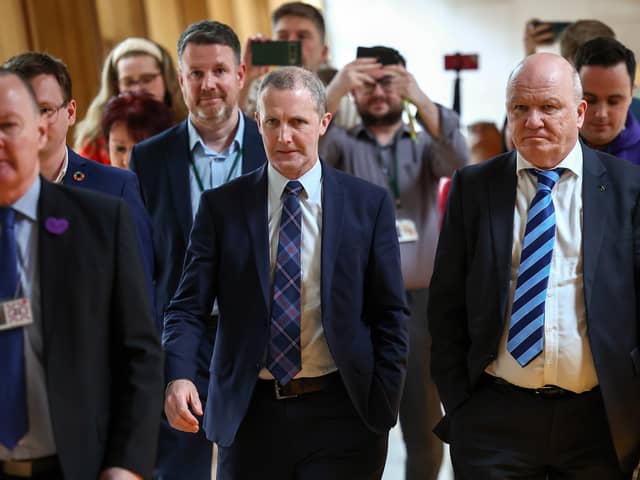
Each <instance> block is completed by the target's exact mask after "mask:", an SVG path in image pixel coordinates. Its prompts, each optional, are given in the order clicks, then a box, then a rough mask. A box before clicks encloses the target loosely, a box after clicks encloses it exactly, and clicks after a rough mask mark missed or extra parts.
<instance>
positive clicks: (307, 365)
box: [259, 161, 337, 379]
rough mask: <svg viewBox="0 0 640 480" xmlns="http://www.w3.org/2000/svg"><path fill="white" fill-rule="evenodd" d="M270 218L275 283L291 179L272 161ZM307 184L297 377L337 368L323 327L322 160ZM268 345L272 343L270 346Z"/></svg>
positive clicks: (303, 201) (268, 375) (302, 197)
mask: <svg viewBox="0 0 640 480" xmlns="http://www.w3.org/2000/svg"><path fill="white" fill-rule="evenodd" d="M267 178H268V183H269V187H268V202H269V203H268V218H269V265H270V272H271V283H272V284H273V271H274V269H275V265H276V256H277V251H278V236H279V233H280V217H281V216H282V193H283V192H284V188H285V186H286V185H287V182H289V179H288V178H286V177H284V176H283V175H282V174H280V173H279V172H278V171H277V170H276V169H275V168H273V166H272V165H271V164H270V163H269V165H268V167H267ZM297 180H298V181H299V182H300V183H301V184H302V187H303V191H302V192H301V193H300V208H301V210H302V237H301V240H300V249H301V251H300V264H301V265H300V266H301V269H302V279H301V286H302V293H301V298H300V307H301V312H302V315H301V318H300V347H301V350H302V370H300V372H298V374H297V375H296V377H295V378H302V377H319V376H321V375H326V374H328V373H331V372H334V371H336V370H337V368H336V365H335V361H334V360H333V357H332V356H331V353H330V352H329V346H328V345H327V340H326V338H325V335H324V328H323V327H322V305H321V295H320V293H321V290H320V272H321V251H322V166H321V164H320V162H319V161H316V163H315V165H314V166H313V167H312V168H311V169H310V170H309V171H308V172H307V173H305V174H304V175H303V176H302V177H300V178H298V179H297ZM267 348H268V346H267ZM259 376H260V378H262V379H272V378H273V375H271V372H269V370H267V369H266V368H263V369H262V370H260V374H259Z"/></svg>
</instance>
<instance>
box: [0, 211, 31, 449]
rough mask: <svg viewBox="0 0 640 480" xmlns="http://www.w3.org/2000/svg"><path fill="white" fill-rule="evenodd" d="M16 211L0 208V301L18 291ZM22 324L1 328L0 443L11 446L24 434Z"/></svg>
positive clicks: (12, 296) (10, 298)
mask: <svg viewBox="0 0 640 480" xmlns="http://www.w3.org/2000/svg"><path fill="white" fill-rule="evenodd" d="M14 221H15V211H14V210H13V209H11V208H7V207H0V225H1V228H2V230H0V301H7V300H13V299H14V298H15V297H16V294H17V293H18V255H17V246H16V235H15V230H14ZM23 333H24V331H23V327H18V328H13V329H10V330H2V331H0V381H2V389H0V443H2V444H3V445H4V446H5V447H7V448H8V449H10V450H11V449H13V448H14V447H15V446H16V444H17V443H18V441H19V440H20V439H21V438H22V437H23V436H24V435H25V434H26V433H27V402H26V398H27V396H26V393H25V371H24V344H23V341H24V340H23Z"/></svg>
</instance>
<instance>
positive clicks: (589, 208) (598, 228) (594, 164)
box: [582, 145, 611, 311]
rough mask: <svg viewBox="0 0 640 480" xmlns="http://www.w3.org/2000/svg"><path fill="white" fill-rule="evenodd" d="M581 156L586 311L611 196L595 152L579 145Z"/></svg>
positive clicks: (591, 291) (605, 172)
mask: <svg viewBox="0 0 640 480" xmlns="http://www.w3.org/2000/svg"><path fill="white" fill-rule="evenodd" d="M582 158H583V165H584V167H583V172H582V175H583V179H582V248H583V250H582V259H583V267H582V268H583V275H584V301H585V306H586V307H587V311H588V308H589V300H590V299H591V294H592V293H593V288H594V287H593V286H594V280H595V279H594V276H595V272H596V266H597V265H598V257H599V254H600V247H601V245H602V236H603V234H604V231H605V228H606V223H607V214H606V212H607V211H609V208H608V207H609V200H610V199H611V195H607V187H608V186H609V182H608V180H609V179H608V176H607V171H606V169H605V168H604V165H602V162H600V160H599V159H598V156H597V154H596V153H595V152H594V151H593V150H591V149H589V148H586V147H584V145H583V146H582Z"/></svg>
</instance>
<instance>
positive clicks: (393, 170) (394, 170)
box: [378, 142, 400, 208]
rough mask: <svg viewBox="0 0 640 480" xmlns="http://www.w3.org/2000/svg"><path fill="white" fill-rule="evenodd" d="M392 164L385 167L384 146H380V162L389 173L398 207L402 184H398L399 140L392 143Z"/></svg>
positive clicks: (390, 186)
mask: <svg viewBox="0 0 640 480" xmlns="http://www.w3.org/2000/svg"><path fill="white" fill-rule="evenodd" d="M391 151H392V154H391V165H389V167H388V168H385V162H384V156H383V155H382V147H378V162H379V163H380V166H381V167H382V169H383V170H384V171H385V173H386V175H387V182H388V183H389V189H390V190H391V193H392V194H393V199H394V201H395V204H396V207H398V208H399V207H400V186H399V184H398V152H397V142H393V145H391Z"/></svg>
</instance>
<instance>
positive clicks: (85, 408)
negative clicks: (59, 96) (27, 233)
mask: <svg viewBox="0 0 640 480" xmlns="http://www.w3.org/2000/svg"><path fill="white" fill-rule="evenodd" d="M49 217H55V218H64V219H66V220H67V221H68V224H69V227H68V229H67V230H66V231H65V232H63V233H61V234H57V235H56V234H52V233H50V232H49V231H47V229H46V228H45V226H44V225H45V222H46V220H47V218H49ZM38 224H39V226H38V239H39V245H38V248H39V250H38V255H39V268H40V276H39V279H40V294H41V299H40V300H41V312H42V329H43V332H42V334H43V345H44V349H43V350H44V355H43V358H42V363H43V366H44V371H45V377H46V383H47V394H48V397H49V408H50V412H51V423H52V426H53V434H54V439H55V442H56V448H57V453H58V456H59V457H60V462H61V465H62V470H63V472H64V477H65V478H67V479H70V480H75V479H77V480H86V479H89V478H97V477H98V474H99V472H100V471H101V470H102V469H104V468H107V467H110V466H119V467H124V468H127V469H129V470H132V471H134V472H137V473H138V474H140V475H143V476H144V477H145V478H148V477H150V475H151V471H152V468H153V463H154V460H155V450H156V441H155V438H156V437H157V434H158V417H159V415H160V412H161V407H162V398H163V382H162V380H163V378H162V352H161V349H160V345H159V341H158V338H157V337H158V336H157V333H156V331H155V329H154V325H153V321H152V318H151V310H150V303H149V299H148V296H147V295H146V294H145V293H146V287H145V281H144V274H143V271H142V264H141V262H140V259H139V255H138V253H137V249H135V248H129V246H130V245H132V244H133V245H135V241H136V240H135V238H136V237H135V231H134V227H133V224H132V222H131V219H130V215H129V212H128V208H127V207H126V205H125V204H124V202H123V201H121V200H119V199H114V198H112V197H108V196H106V195H102V194H98V193H95V192H90V191H85V190H80V189H76V188H68V187H65V186H60V185H54V184H51V183H48V182H46V181H44V180H43V181H42V189H41V193H40V199H39V205H38ZM87 245H90V246H91V252H88V251H83V249H84V248H85V246H87Z"/></svg>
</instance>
